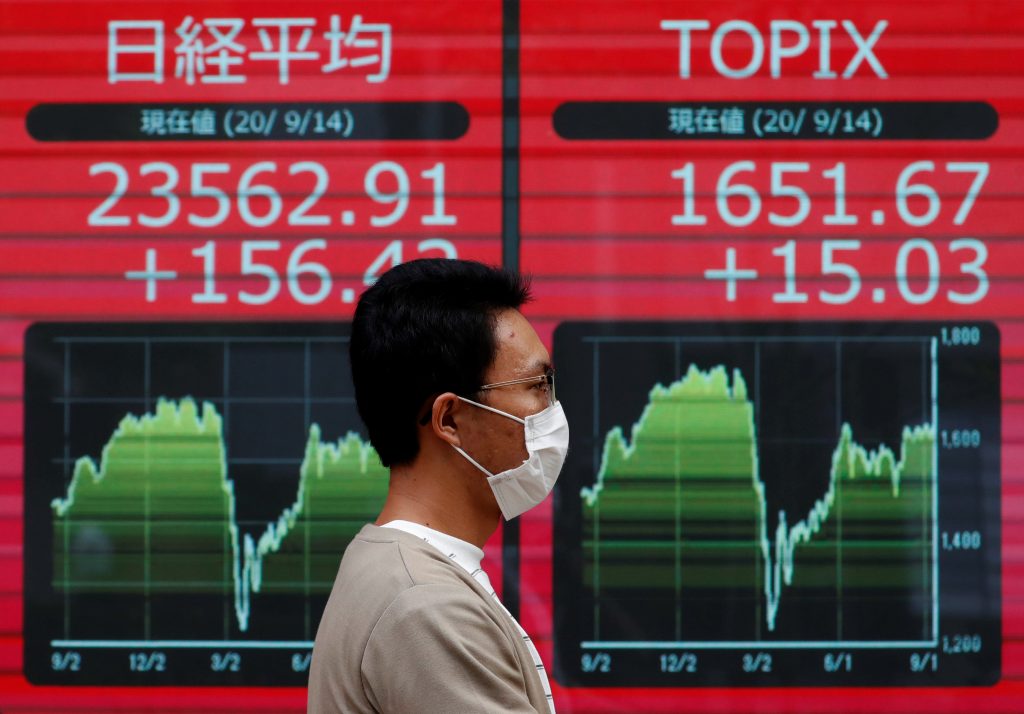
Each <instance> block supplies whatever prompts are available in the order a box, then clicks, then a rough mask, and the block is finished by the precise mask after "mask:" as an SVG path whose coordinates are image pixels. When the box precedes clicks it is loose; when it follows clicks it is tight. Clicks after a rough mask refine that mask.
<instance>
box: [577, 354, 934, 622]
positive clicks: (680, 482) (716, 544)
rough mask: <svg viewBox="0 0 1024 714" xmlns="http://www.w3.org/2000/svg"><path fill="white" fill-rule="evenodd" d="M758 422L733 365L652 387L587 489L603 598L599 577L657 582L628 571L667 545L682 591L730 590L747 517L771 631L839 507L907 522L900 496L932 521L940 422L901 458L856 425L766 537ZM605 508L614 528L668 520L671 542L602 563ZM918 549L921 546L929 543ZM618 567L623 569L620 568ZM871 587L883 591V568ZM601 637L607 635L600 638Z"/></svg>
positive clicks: (642, 544) (924, 428)
mask: <svg viewBox="0 0 1024 714" xmlns="http://www.w3.org/2000/svg"><path fill="white" fill-rule="evenodd" d="M753 414H754V409H753V404H752V403H751V402H750V401H749V400H748V396H747V386H746V383H745V382H744V380H743V377H742V375H741V374H740V373H739V371H734V373H733V377H732V385H731V386H730V384H729V377H728V374H727V372H726V370H725V368H724V367H722V366H717V367H714V368H712V369H711V370H709V371H708V372H702V371H701V370H700V369H699V368H698V367H697V366H696V365H690V367H689V369H688V371H687V373H686V375H685V376H684V377H683V378H682V379H680V380H678V381H676V382H673V383H672V384H670V385H669V386H668V387H663V386H661V385H656V386H655V387H654V388H653V389H652V390H651V392H650V395H649V403H648V405H647V407H645V409H644V412H643V414H642V415H641V417H640V419H639V421H637V422H636V424H635V425H634V426H633V429H632V436H631V438H630V439H628V440H627V439H626V437H625V436H624V434H623V432H622V429H621V428H619V427H616V428H614V429H613V430H612V431H611V432H609V434H608V436H607V438H606V440H605V445H604V449H603V452H602V458H601V466H600V468H599V470H598V474H597V481H596V482H595V484H594V485H593V486H592V487H584V488H582V489H581V491H580V496H581V498H582V499H583V501H584V510H585V513H586V516H585V519H586V524H587V525H586V533H587V534H588V536H589V537H588V538H587V540H586V541H585V542H584V551H585V553H588V554H589V556H590V559H591V564H590V566H589V569H590V572H591V579H592V585H593V588H594V590H595V592H596V591H599V589H600V582H601V580H602V577H603V579H604V580H605V581H606V582H607V581H611V584H612V585H613V586H615V587H630V585H631V584H634V583H635V584H638V585H639V586H641V587H645V586H649V583H644V582H643V581H642V580H640V581H637V580H634V579H633V578H632V575H633V574H634V573H633V572H632V571H633V570H634V568H633V566H632V565H631V564H632V563H635V562H637V559H638V558H643V557H644V556H645V555H647V554H649V553H650V552H651V549H656V548H658V547H659V546H660V545H670V547H672V549H673V551H674V553H673V555H674V558H675V564H674V568H673V570H674V585H675V587H676V589H677V590H678V589H680V588H681V583H682V581H683V579H684V578H686V579H690V578H691V577H692V578H693V579H700V580H703V581H705V582H721V581H723V580H724V579H727V578H728V576H729V571H730V570H732V569H734V568H735V567H736V564H735V561H736V560H737V559H739V560H747V559H749V557H750V555H751V553H750V550H751V548H750V540H749V537H748V532H749V523H748V521H751V520H753V528H754V531H755V542H756V544H757V546H758V547H756V548H755V549H754V550H756V551H757V553H756V556H755V557H758V558H760V560H761V564H760V565H759V566H753V569H754V570H758V571H760V572H762V573H763V580H764V585H763V591H764V617H765V624H766V625H767V628H768V630H769V631H773V630H774V629H775V619H776V616H777V614H778V609H779V599H780V597H781V596H782V592H783V588H784V587H785V586H788V585H792V584H793V576H794V571H795V563H796V559H795V553H796V552H797V550H798V549H799V547H800V546H803V545H807V544H810V543H812V542H813V541H814V539H815V538H816V537H818V536H823V535H825V529H826V526H827V524H828V523H829V519H830V516H832V515H833V514H834V513H835V512H836V511H842V512H843V513H844V514H845V527H846V528H847V529H849V528H851V527H853V528H857V527H862V528H863V527H864V526H863V525H862V526H858V525H857V522H858V521H860V522H861V523H864V524H871V523H876V522H877V521H878V520H879V519H882V518H889V519H898V520H902V519H904V518H906V517H907V512H906V509H900V508H898V507H897V508H893V507H892V503H890V502H899V501H900V499H903V500H905V501H907V502H909V503H911V504H916V505H917V506H919V507H920V511H921V514H920V515H918V516H914V517H917V518H920V517H923V516H930V513H928V511H929V510H930V509H929V508H928V506H929V505H930V501H929V484H930V482H931V481H932V480H933V478H934V476H935V473H934V459H933V455H934V454H933V451H934V447H935V426H934V425H933V424H923V425H917V426H914V427H913V428H911V427H906V428H904V430H903V434H902V445H901V447H900V450H899V454H900V455H899V456H898V457H897V455H896V454H895V453H894V452H893V451H892V450H891V449H889V447H887V446H885V445H882V446H880V447H878V449H877V450H874V451H868V450H867V449H865V448H864V447H863V446H860V445H859V444H857V443H855V442H854V441H853V433H852V429H851V427H850V425H849V424H843V425H842V429H841V433H840V438H839V443H838V445H837V446H836V449H835V451H834V453H833V455H832V464H831V469H830V471H829V480H828V488H827V490H826V491H825V493H824V494H822V496H821V497H820V498H818V499H816V500H815V501H814V503H813V505H812V506H811V508H810V510H809V512H808V513H807V514H806V515H804V516H803V517H802V518H800V519H799V520H797V521H796V522H795V523H793V524H792V525H790V524H789V523H788V521H787V515H786V513H785V512H784V511H782V512H780V513H779V522H778V526H777V527H776V529H775V532H774V534H769V529H768V518H767V509H768V505H767V501H766V499H765V487H764V483H763V482H762V481H761V479H760V478H759V473H758V459H757V439H756V434H755V429H754V419H753ZM723 444H724V445H725V448H723ZM691 493H692V494H693V495H692V496H691V495H689V494H691ZM641 494H642V495H641ZM602 512H603V513H604V514H605V516H606V517H608V518H609V519H610V520H611V521H612V522H613V523H617V522H621V521H622V520H624V519H626V518H628V516H629V514H630V512H633V513H634V514H635V515H636V517H637V518H640V517H643V518H645V519H647V521H648V525H647V527H648V528H649V527H650V525H649V523H650V521H658V522H660V521H662V520H664V521H666V522H671V523H672V527H673V529H674V533H673V535H674V538H673V539H672V542H671V543H665V542H659V541H657V540H654V541H650V540H649V541H642V540H641V541H633V542H630V543H629V544H628V545H627V544H626V543H621V545H623V546H625V547H622V548H616V549H615V551H614V553H613V554H609V555H606V556H604V557H602V554H601V552H600V523H601V515H602ZM858 512H859V513H858ZM641 514H642V515H641ZM737 524H743V525H744V526H746V527H742V526H741V527H739V528H738V527H737ZM736 533H739V534H741V535H740V537H739V538H729V536H730V535H735V534H736ZM905 547H908V546H907V545H905V544H896V545H890V546H888V548H889V549H891V548H905ZM909 547H912V548H917V549H920V548H921V547H922V544H921V543H914V544H911V545H909ZM875 550H876V551H877V552H875V553H873V554H872V556H873V557H874V558H875V559H876V562H877V559H878V558H884V557H887V554H886V553H885V550H883V546H881V545H875ZM609 561H610V562H609ZM620 564H621V565H620ZM617 567H622V568H623V569H624V571H623V572H617V571H616V569H617ZM687 571H689V572H687ZM900 577H902V578H904V579H912V578H914V574H913V573H909V572H906V571H904V572H903V573H902V574H901V576H900ZM918 579H919V576H918ZM873 583H877V571H876V574H875V577H874V578H873ZM594 639H595V640H600V639H601V638H600V632H599V631H595V635H594Z"/></svg>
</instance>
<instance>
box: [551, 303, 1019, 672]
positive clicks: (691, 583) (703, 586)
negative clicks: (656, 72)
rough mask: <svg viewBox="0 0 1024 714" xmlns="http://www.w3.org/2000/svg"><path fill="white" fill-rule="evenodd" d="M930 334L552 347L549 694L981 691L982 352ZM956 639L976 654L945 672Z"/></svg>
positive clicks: (987, 531) (707, 336)
mask: <svg viewBox="0 0 1024 714" xmlns="http://www.w3.org/2000/svg"><path fill="white" fill-rule="evenodd" d="M950 329H951V328H949V327H948V326H944V325H940V324H934V323H885V324H881V323H849V324H842V323H840V324H815V323H808V324H798V323H740V324H735V325H734V324H725V325H718V324H714V323H669V322H660V323H642V322H640V323H630V322H622V323H614V322H602V323H582V322H581V323H568V324H564V325H561V326H560V327H559V328H558V330H557V331H556V333H555V349H554V360H555V362H556V364H558V365H565V364H570V365H572V369H571V370H563V373H564V372H568V374H567V375H566V376H564V377H563V378H562V379H560V383H559V398H560V399H561V401H562V402H563V404H564V405H565V409H566V414H567V416H568V418H569V421H570V423H571V424H573V425H574V429H575V431H574V443H573V448H572V449H571V450H570V453H569V456H568V458H567V461H566V464H565V467H564V469H563V474H562V476H561V478H560V479H559V482H558V484H557V485H556V489H555V510H554V536H553V538H554V542H555V543H557V544H558V547H557V548H555V549H554V550H553V563H552V570H553V573H555V574H556V577H555V578H554V581H553V593H554V614H555V621H554V638H553V639H554V642H555V667H554V671H555V676H556V678H558V679H559V681H560V682H562V683H563V684H564V685H567V686H722V685H729V686H733V685H736V686H744V685H749V686H774V685H779V686H792V685H824V684H830V683H846V684H853V685H855V684H879V683H888V682H893V683H895V682H900V683H903V684H909V683H916V684H934V685H943V684H947V685H948V684H950V683H957V684H984V683H989V682H991V681H993V678H997V677H998V668H999V655H1000V651H999V646H998V642H999V637H1000V635H999V632H1000V631H999V627H998V623H999V621H1000V617H1001V613H1000V591H999V589H998V588H997V587H996V586H995V584H994V583H996V582H998V579H999V573H998V567H997V566H998V558H999V552H1000V551H999V546H998V544H999V527H998V519H993V518H989V517H986V516H985V514H987V513H998V503H999V494H1000V487H999V472H998V467H997V465H998V458H999V455H998V451H999V385H998V333H997V332H996V331H995V329H994V328H992V327H991V326H990V325H969V326H967V329H969V330H971V334H973V335H975V336H976V337H977V340H976V341H975V343H974V345H973V346H972V349H971V350H957V349H955V347H957V346H958V345H957V344H955V341H954V340H951V339H949V338H948V335H949V334H950V332H949V330H950ZM577 425H579V426H577ZM965 434H967V435H970V438H969V439H967V441H964V439H965V436H964V435H965ZM967 442H970V443H971V444H972V447H971V448H970V449H966V448H963V447H961V446H959V445H960V444H964V443H967ZM964 533H968V534H970V535H969V540H970V543H971V544H972V545H971V547H970V548H966V549H965V548H962V547H960V546H959V545H956V544H958V543H962V542H964V540H963V538H964V536H963V534H964ZM957 534H960V535H959V536H958V535H957ZM951 544H952V545H951ZM965 630H966V631H969V632H971V633H980V632H984V633H985V636H984V637H983V638H982V639H984V641H986V642H989V643H990V644H989V645H988V646H987V648H986V647H980V648H979V649H978V651H976V652H972V653H970V654H971V655H972V656H971V657H960V658H958V659H952V660H950V659H949V658H948V657H947V655H949V654H950V653H951V649H955V648H951V647H950V645H949V642H950V641H951V640H950V638H951V637H953V638H955V637H956V634H955V633H958V632H962V631H965ZM975 641H979V640H972V642H975ZM956 654H960V653H959V652H957V653H956ZM940 661H941V666H940V664H939V663H940Z"/></svg>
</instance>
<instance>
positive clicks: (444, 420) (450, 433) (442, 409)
mask: <svg viewBox="0 0 1024 714" xmlns="http://www.w3.org/2000/svg"><path fill="white" fill-rule="evenodd" d="M461 409H462V401H461V400H460V399H459V397H458V395H457V394H455V393H454V392H444V393H443V394H439V395H437V397H435V398H434V403H433V404H432V405H431V407H430V430H431V431H433V432H434V435H435V436H436V437H437V438H439V439H441V440H442V441H446V442H448V443H449V444H451V445H452V446H462V440H461V439H460V438H459V427H458V419H457V416H458V412H459V411H460V410H461Z"/></svg>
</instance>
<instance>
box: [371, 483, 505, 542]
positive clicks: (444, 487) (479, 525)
mask: <svg viewBox="0 0 1024 714" xmlns="http://www.w3.org/2000/svg"><path fill="white" fill-rule="evenodd" d="M447 476H448V478H447V479H446V478H445V476H442V475H441V474H431V473H428V472H427V470H426V469H424V468H422V467H420V468H416V467H414V466H404V467H393V468H392V469H391V480H390V482H389V485H388V495H387V499H386V500H385V502H384V508H383V509H381V512H380V515H379V516H378V517H377V520H376V521H375V523H376V525H378V526H379V525H383V524H385V523H388V522H389V521H396V520H401V521H411V522H413V523H419V524H421V525H424V526H426V527H427V528H433V529H434V530H436V531H441V532H442V533H447V534H448V535H450V536H454V537H455V538H458V539H460V540H464V541H466V542H467V543H472V544H473V545H475V546H476V547H478V548H483V547H484V544H485V543H486V542H487V540H488V539H489V538H490V537H491V535H493V533H494V531H495V530H497V528H498V521H499V520H500V515H499V514H490V513H481V512H480V508H479V507H478V506H477V505H476V504H474V503H473V501H472V498H471V497H470V494H468V493H465V492H462V491H461V490H460V489H458V488H457V487H453V485H452V484H451V483H446V481H448V480H449V479H450V478H451V476H450V474H448V475H447Z"/></svg>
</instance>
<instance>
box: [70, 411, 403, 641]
mask: <svg viewBox="0 0 1024 714" xmlns="http://www.w3.org/2000/svg"><path fill="white" fill-rule="evenodd" d="M226 451H227V449H226V446H225V443H224V436H223V428H222V419H221V417H220V415H219V414H218V413H217V411H216V409H215V407H214V406H213V405H212V404H210V403H209V402H206V403H204V404H203V405H202V410H201V412H200V408H199V406H198V405H197V404H196V403H195V401H194V400H192V399H188V398H186V399H183V400H181V401H180V402H174V401H170V400H165V399H158V401H157V405H156V410H155V413H153V414H145V415H143V416H141V417H136V416H133V415H127V416H125V418H124V419H123V420H122V421H121V423H120V424H119V425H118V427H117V430H116V431H115V432H114V434H113V436H112V437H111V439H110V441H109V442H108V444H107V445H106V446H105V447H104V449H103V455H102V459H101V463H100V465H99V466H97V464H96V463H95V462H94V461H93V460H92V459H91V458H90V457H88V456H84V457H81V458H80V459H79V460H78V461H77V462H76V463H75V468H74V475H73V477H72V480H71V485H70V486H69V488H68V493H67V496H66V497H65V498H58V499H54V501H53V502H52V507H53V511H54V516H55V517H54V529H55V533H54V543H55V545H56V554H55V558H54V586H55V587H56V588H57V589H60V590H70V591H93V592H105V591H108V592H110V591H113V592H126V591H128V592H145V593H151V592H154V591H156V590H163V591H166V592H181V591H189V592H202V591H204V590H206V591H210V592H220V591H221V589H222V588H223V582H224V578H225V577H226V576H229V577H230V581H231V583H232V589H233V591H234V610H235V616H236V618H237V622H238V629H239V630H240V631H242V632H245V631H246V630H247V629H248V626H249V618H250V615H251V606H252V599H253V596H254V595H255V594H256V593H259V592H260V590H261V589H262V588H263V587H264V586H266V587H267V588H268V589H269V588H273V587H274V586H275V581H279V582H280V584H279V585H277V589H278V590H279V591H285V592H287V591H288V590H289V589H292V588H294V587H295V585H294V583H295V582H296V581H301V580H303V576H304V579H305V581H306V582H308V581H310V580H312V581H314V582H320V583H324V582H327V583H330V582H331V581H332V580H333V576H334V572H335V570H336V569H337V559H336V557H333V556H330V555H328V553H330V551H329V549H326V548H322V547H321V546H320V544H318V543H311V541H312V540H317V541H332V540H333V541H334V542H347V541H348V540H349V539H351V538H352V536H353V535H355V531H357V530H358V529H359V527H361V525H362V523H363V522H364V520H365V514H367V513H372V512H373V511H374V510H375V509H379V508H380V506H381V504H382V503H383V500H384V494H385V491H386V484H387V481H386V471H385V469H384V467H383V466H381V465H380V461H379V460H378V459H377V458H376V452H375V451H373V448H372V447H371V446H369V445H368V444H365V443H364V442H363V441H362V440H361V439H360V438H359V435H358V434H355V433H351V432H350V433H349V434H348V435H347V436H346V437H344V438H343V439H341V440H340V441H338V442H336V443H333V444H331V443H323V442H322V441H321V439H320V427H319V426H318V425H316V424H314V425H312V427H311V428H310V433H309V440H308V442H307V443H306V451H305V456H304V458H303V461H302V465H301V466H300V468H299V487H298V493H297V495H296V498H295V501H294V503H292V504H291V505H290V506H288V507H287V508H285V509H284V511H283V512H282V513H281V515H280V516H279V517H278V518H277V519H276V520H275V521H273V522H270V523H268V524H267V526H266V529H265V530H264V531H263V532H262V533H260V534H258V535H257V536H256V537H254V536H253V535H251V534H248V533H247V534H244V535H243V534H240V532H239V528H238V524H237V519H236V515H235V484H234V482H233V481H232V480H231V479H230V477H229V475H228V466H227V463H226V461H225V454H226ZM314 509H315V515H316V517H315V518H314V517H313V516H314ZM140 516H141V518H140ZM98 534H100V535H105V536H107V538H109V543H110V546H111V548H110V550H111V551H112V553H111V552H103V553H100V554H97V553H96V552H95V549H92V548H90V547H89V545H90V543H91V542H93V541H94V539H95V538H96V536H97V535H98ZM289 540H296V541H301V542H300V543H297V544H296V545H297V547H294V548H288V547H287V546H288V543H287V541H289ZM75 543H84V544H85V547H84V548H83V549H82V552H76V550H75V547H74V546H73V545H72V544H75ZM140 543H141V544H142V545H143V547H142V548H141V549H140V548H139V547H138V546H139V544H140ZM289 551H290V552H289ZM275 556H276V557H278V558H281V559H283V560H287V561H289V562H287V563H283V564H278V563H275V562H274V558H275ZM98 559H99V560H101V561H103V562H100V563H97V562H96V561H97V560H98Z"/></svg>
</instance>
